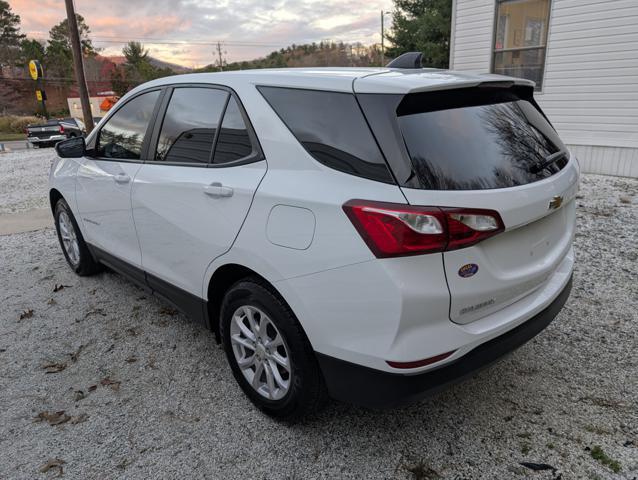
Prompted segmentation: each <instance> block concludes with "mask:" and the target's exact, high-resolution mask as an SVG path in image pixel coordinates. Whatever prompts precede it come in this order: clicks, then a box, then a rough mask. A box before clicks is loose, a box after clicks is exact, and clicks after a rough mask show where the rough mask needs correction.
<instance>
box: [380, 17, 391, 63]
mask: <svg viewBox="0 0 638 480" xmlns="http://www.w3.org/2000/svg"><path fill="white" fill-rule="evenodd" d="M388 13H390V12H384V11H383V10H381V66H382V67H383V64H384V63H385V29H384V27H383V21H384V17H385V15H387V14H388Z"/></svg>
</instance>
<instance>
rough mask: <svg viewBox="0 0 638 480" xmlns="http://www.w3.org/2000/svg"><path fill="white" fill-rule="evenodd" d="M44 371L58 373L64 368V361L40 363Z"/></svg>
mask: <svg viewBox="0 0 638 480" xmlns="http://www.w3.org/2000/svg"><path fill="white" fill-rule="evenodd" d="M42 368H44V373H58V372H61V371H62V370H64V369H65V368H66V363H47V364H46V365H42Z"/></svg>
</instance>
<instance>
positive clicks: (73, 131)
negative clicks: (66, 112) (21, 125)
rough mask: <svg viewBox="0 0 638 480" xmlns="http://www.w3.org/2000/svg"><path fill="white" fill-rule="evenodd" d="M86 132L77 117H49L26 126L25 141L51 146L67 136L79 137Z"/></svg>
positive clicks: (37, 145) (40, 145) (39, 145)
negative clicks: (43, 121) (42, 121)
mask: <svg viewBox="0 0 638 480" xmlns="http://www.w3.org/2000/svg"><path fill="white" fill-rule="evenodd" d="M85 132H86V128H85V127H84V122H83V121H82V120H80V119H79V118H62V119H50V120H48V121H46V122H45V123H40V124H37V125H28V126H27V141H28V142H29V143H31V145H33V146H34V147H52V146H53V145H55V144H56V143H58V142H60V141H62V140H66V139H67V138H74V137H81V136H82V135H84V133H85Z"/></svg>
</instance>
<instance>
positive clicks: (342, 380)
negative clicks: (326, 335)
mask: <svg viewBox="0 0 638 480" xmlns="http://www.w3.org/2000/svg"><path fill="white" fill-rule="evenodd" d="M571 287H572V279H571V277H570V279H569V281H568V282H567V284H566V285H565V287H564V288H563V290H562V291H561V292H560V293H559V294H558V296H557V297H556V298H555V299H554V300H553V301H552V303H550V304H549V305H548V306H547V307H546V308H545V309H543V310H542V311H541V312H540V313H538V314H536V315H535V316H534V317H532V318H530V319H529V320H527V321H526V322H524V323H522V324H520V325H519V326H517V327H515V328H514V329H512V330H509V331H507V332H505V333H504V334H502V335H500V336H498V337H496V338H493V339H491V340H489V341H487V342H485V343H483V344H480V345H479V346H477V347H476V348H474V349H473V350H471V351H470V352H468V353H466V354H465V355H463V356H462V357H460V358H458V359H457V360H456V361H455V362H452V363H448V364H445V365H444V366H442V367H440V368H438V369H434V370H430V371H427V372H426V373H421V374H416V375H402V374H395V373H390V372H383V371H381V370H376V369H372V368H368V367H364V366H361V365H357V364H355V363H351V362H346V361H344V360H340V359H337V358H334V357H331V356H328V355H324V354H321V353H317V360H318V361H319V365H320V367H321V371H322V373H323V376H324V379H325V381H326V385H327V387H328V391H329V393H330V395H331V396H332V397H333V398H334V399H336V400H340V401H343V402H348V403H354V404H357V405H361V406H365V407H373V408H383V407H391V406H396V405H400V404H403V403H409V402H411V401H414V400H417V399H419V398H422V397H424V396H427V395H428V394H432V393H434V392H436V391H439V390H441V389H442V388H443V387H445V386H447V385H449V384H452V383H455V382H458V381H460V380H462V379H464V378H467V377H469V376H470V375H472V374H473V373H475V372H477V371H479V370H481V369H483V368H485V367H487V366H488V365H490V364H492V363H493V362H495V361H496V360H498V359H499V358H500V357H502V356H503V355H505V354H507V353H509V352H511V351H513V350H515V349H516V348H518V347H520V346H521V345H523V344H525V343H526V342H527V341H529V340H530V339H532V338H533V337H535V336H536V335H538V334H539V333H540V332H541V331H542V330H544V329H545V327H547V326H548V325H549V324H550V323H551V322H552V320H553V319H554V318H555V317H556V315H557V314H558V312H560V310H561V308H562V307H563V305H564V304H565V302H566V301H567V298H568V297H569V293H570V291H571Z"/></svg>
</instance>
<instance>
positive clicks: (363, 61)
mask: <svg viewBox="0 0 638 480" xmlns="http://www.w3.org/2000/svg"><path fill="white" fill-rule="evenodd" d="M386 60H387V59H386ZM385 63H386V62H385V61H383V62H382V59H381V50H380V49H379V47H378V46H377V45H373V46H364V45H362V44H360V43H354V44H350V43H343V42H338V43H337V42H319V43H314V42H313V43H309V44H303V45H295V44H293V45H290V46H289V47H286V48H282V49H280V50H275V51H273V52H271V53H270V54H268V55H267V56H265V57H262V58H257V59H255V60H247V61H241V62H230V63H226V62H225V61H223V63H222V65H221V68H220V65H219V61H217V62H215V63H214V64H210V65H207V66H206V67H204V68H201V69H199V70H198V71H201V72H216V71H219V70H248V69H252V68H283V67H328V66H329V67H371V66H379V65H381V64H385Z"/></svg>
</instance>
